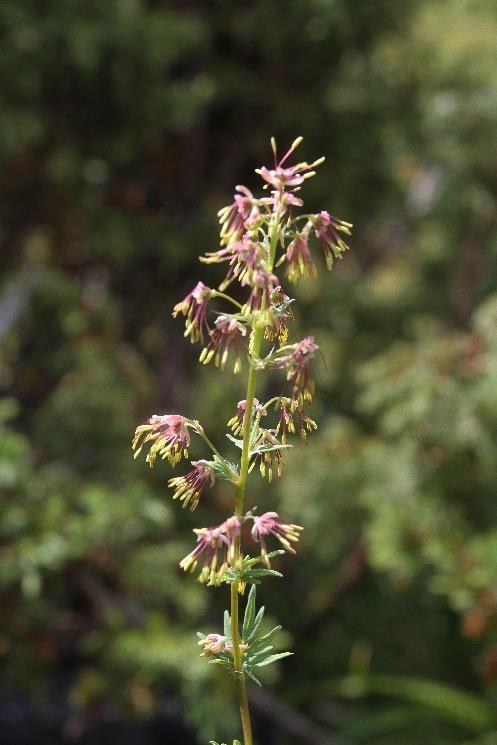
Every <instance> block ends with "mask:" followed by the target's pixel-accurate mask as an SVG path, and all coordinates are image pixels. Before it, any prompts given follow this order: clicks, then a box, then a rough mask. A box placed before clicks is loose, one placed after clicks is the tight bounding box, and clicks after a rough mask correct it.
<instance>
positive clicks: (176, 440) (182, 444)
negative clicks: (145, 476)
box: [132, 414, 190, 467]
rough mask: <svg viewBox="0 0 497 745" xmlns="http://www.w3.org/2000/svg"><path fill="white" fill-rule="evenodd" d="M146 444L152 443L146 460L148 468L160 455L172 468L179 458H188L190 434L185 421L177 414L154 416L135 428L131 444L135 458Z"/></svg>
mask: <svg viewBox="0 0 497 745" xmlns="http://www.w3.org/2000/svg"><path fill="white" fill-rule="evenodd" d="M140 440H141V442H140ZM147 442H152V443H153V444H152V447H151V448H150V450H149V452H148V455H147V459H146V460H147V463H149V464H150V466H153V465H154V463H155V459H156V457H157V455H160V456H161V458H166V459H167V460H168V461H169V463H170V465H171V466H173V467H174V466H175V465H176V463H178V461H180V460H181V458H188V447H189V445H190V434H189V432H188V424H187V420H186V419H185V417H183V416H180V415H179V414H164V415H163V416H160V415H158V414H154V415H153V416H151V417H150V419H147V421H146V422H145V423H144V424H140V425H139V426H138V427H137V428H136V431H135V436H134V438H133V443H132V448H133V450H136V452H135V456H134V457H135V458H137V457H138V456H139V455H140V453H141V451H142V448H143V446H144V445H145V444H146V443H147Z"/></svg>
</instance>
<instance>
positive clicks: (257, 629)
mask: <svg viewBox="0 0 497 745" xmlns="http://www.w3.org/2000/svg"><path fill="white" fill-rule="evenodd" d="M301 142H302V138H301V137H299V138H297V139H296V140H295V141H294V143H293V144H292V146H291V147H290V149H289V150H288V152H287V153H286V154H285V155H284V156H283V157H282V158H281V159H280V160H278V158H277V151H276V144H275V141H274V139H272V140H271V145H272V149H273V153H274V167H273V168H266V167H262V168H259V169H257V170H256V173H258V174H259V175H260V176H261V177H262V179H263V181H264V182H265V184H264V188H265V189H268V190H269V193H270V196H264V197H255V196H254V195H253V194H252V192H251V191H249V189H247V188H246V187H245V186H237V187H236V194H235V196H234V200H233V203H232V204H230V205H229V206H227V207H224V209H222V210H221V211H220V212H219V218H220V224H221V240H220V248H219V249H218V250H217V251H213V252H210V253H207V254H206V256H203V257H201V259H200V260H201V261H202V262H204V263H208V264H212V263H220V264H225V265H226V266H227V273H226V277H225V279H224V280H223V281H222V282H221V284H220V285H219V289H212V288H210V287H207V286H206V285H204V284H203V282H198V283H197V284H196V285H195V287H194V288H193V290H192V291H191V292H190V293H189V294H188V295H187V296H186V297H185V299H184V300H182V301H181V302H180V303H178V304H177V305H176V306H175V307H174V311H173V315H174V316H175V317H176V316H178V315H180V314H181V315H183V316H184V317H185V321H186V326H185V337H189V338H190V340H191V341H192V342H199V343H200V344H201V345H202V351H201V353H200V362H202V363H203V364H208V363H209V362H211V361H212V360H213V361H214V364H215V365H216V366H217V367H218V368H220V369H221V370H223V369H224V368H225V366H226V363H227V362H228V360H229V359H231V362H232V363H233V369H234V372H235V373H237V374H238V373H240V372H241V370H242V368H244V367H245V369H247V388H246V395H245V399H244V400H243V401H240V402H239V403H238V406H237V409H236V412H235V413H234V415H233V417H232V419H230V421H229V422H228V427H229V428H230V430H231V432H232V433H233V434H231V433H228V435H227V437H228V438H229V439H230V440H231V441H232V442H233V443H234V444H235V445H236V447H237V448H239V450H240V451H241V455H240V460H239V463H238V464H234V463H231V462H230V461H229V460H228V459H227V458H225V457H224V456H223V455H221V453H220V452H219V451H218V449H217V448H216V447H215V446H214V445H213V443H212V442H211V440H210V439H209V438H208V436H207V435H206V433H205V431H204V429H203V427H202V426H201V424H200V422H198V421H197V420H195V419H189V418H187V417H184V416H182V415H179V414H164V415H157V414H155V415H153V416H152V417H151V418H150V419H148V421H147V422H145V423H144V424H141V425H140V426H138V427H137V429H136V433H135V437H134V440H133V449H134V450H135V457H136V456H138V455H139V454H140V452H141V451H142V449H143V448H144V447H145V446H148V445H150V448H149V450H148V454H147V462H148V463H149V464H150V466H153V465H154V463H155V461H156V458H157V456H160V457H161V458H163V459H166V460H167V461H168V462H169V464H170V465H171V466H172V467H173V468H174V466H176V465H177V464H178V463H179V461H181V460H182V458H185V459H186V458H188V449H189V447H190V443H191V438H192V435H196V436H197V437H199V438H201V439H202V440H203V441H204V443H205V445H207V447H208V448H209V450H210V451H211V453H212V455H211V459H210V460H196V461H192V462H191V466H192V469H191V470H189V471H188V472H187V473H186V474H184V475H182V476H176V477H175V478H171V479H170V480H169V485H170V486H171V487H172V489H173V490H174V492H173V498H174V499H179V500H180V501H181V502H182V505H183V507H189V508H190V509H191V510H194V509H195V508H196V506H197V505H198V503H199V500H200V498H201V494H202V492H203V491H204V489H205V488H206V487H207V486H208V485H211V486H212V485H213V484H214V483H215V481H216V480H217V479H225V480H228V481H231V482H232V483H233V485H234V487H235V496H234V512H233V514H232V515H231V516H229V517H227V519H226V520H224V522H222V523H221V524H220V525H213V526H211V527H203V528H198V529H196V530H195V531H194V532H195V533H196V536H197V541H196V544H195V546H194V548H193V549H192V551H191V552H190V553H189V554H188V555H187V556H185V558H184V559H182V560H181V561H180V566H181V568H182V569H184V570H185V571H191V572H195V571H198V580H199V581H200V582H204V583H206V584H207V585H210V586H213V585H214V586H219V585H221V584H223V583H226V584H228V585H230V588H231V592H230V594H231V605H230V610H229V611H225V614H224V628H223V633H222V634H220V633H211V634H208V635H207V636H204V635H203V634H199V646H200V647H201V650H202V651H201V655H202V656H204V657H207V658H209V662H213V663H216V664H218V665H221V666H222V667H224V668H226V669H227V670H228V671H230V672H231V673H232V675H233V678H234V681H235V686H236V692H237V697H238V703H239V707H240V715H241V722H242V729H243V738H244V740H243V741H244V745H252V728H251V722H250V713H249V707H248V700H247V689H246V680H247V678H250V679H251V680H253V681H254V682H255V683H257V684H258V685H260V682H259V680H258V679H257V672H258V670H259V668H261V667H264V666H265V665H269V664H271V663H273V662H276V661H277V660H279V659H282V658H283V657H286V656H287V655H289V654H291V653H290V652H279V653H273V646H272V644H271V641H272V639H273V637H274V635H275V634H276V633H277V632H278V631H279V629H280V628H281V627H280V626H276V627H275V628H274V629H272V630H271V631H269V633H265V634H263V633H261V623H262V620H263V615H264V608H260V609H259V610H257V608H256V585H257V584H259V583H260V582H261V580H262V579H264V578H266V577H271V576H273V577H281V576H282V575H281V574H280V573H279V572H276V571H275V570H274V569H272V568H271V558H272V557H273V556H274V555H276V554H279V553H284V552H285V551H286V552H289V553H295V547H294V546H295V543H297V541H298V539H299V535H300V532H301V530H302V528H301V527H300V526H299V525H293V524H289V523H285V522H284V521H283V520H282V519H281V518H280V516H279V515H278V513H277V512H274V511H267V512H264V513H263V514H261V515H257V514H256V510H255V508H252V509H251V510H250V511H247V510H246V508H245V495H246V487H247V478H248V475H249V474H250V473H251V471H252V470H253V469H254V468H255V466H256V465H258V467H259V470H260V473H261V475H262V477H263V478H264V477H266V476H267V477H268V479H269V481H271V479H272V478H273V476H275V475H277V476H280V475H281V471H282V462H283V452H284V450H285V448H288V447H290V445H289V444H288V442H287V439H288V436H289V435H294V434H298V435H300V437H301V438H302V439H304V440H305V439H306V437H307V434H308V432H311V431H312V430H314V429H316V423H315V422H314V421H313V420H312V419H311V418H310V417H309V415H308V414H307V412H306V410H305V405H307V404H309V403H311V402H312V398H313V394H314V379H313V374H312V364H313V360H314V357H315V355H316V352H317V351H318V349H319V348H318V345H317V344H316V343H315V341H314V337H312V336H307V337H305V338H304V339H301V340H300V341H297V342H295V343H290V344H289V343H288V323H289V321H290V320H291V319H292V308H291V306H292V302H293V300H292V299H291V298H290V297H289V296H288V295H287V294H286V293H285V291H284V290H283V289H282V286H281V283H280V280H279V278H278V277H277V276H276V274H275V273H274V272H275V271H277V270H278V269H279V268H280V267H283V266H286V269H285V275H286V276H287V277H288V280H289V281H290V282H296V281H298V280H299V278H300V277H303V276H304V277H310V278H313V277H315V276H316V274H317V269H316V264H315V262H314V259H313V256H312V253H311V248H310V242H311V239H312V236H313V235H314V236H315V237H316V238H317V239H319V241H320V242H321V245H322V248H323V251H324V258H325V263H326V266H327V268H328V269H331V268H332V266H333V262H334V259H337V258H341V257H342V254H343V252H344V251H345V250H346V249H347V245H346V243H345V240H344V238H343V237H342V236H343V235H350V229H351V227H352V226H351V224H350V223H346V222H343V221H342V220H338V219H337V218H335V217H332V216H331V215H330V214H329V213H328V212H324V211H323V212H320V213H318V214H299V215H297V216H295V215H294V212H295V209H296V208H301V207H303V201H302V199H301V198H300V197H299V196H297V194H298V192H299V191H300V189H301V186H302V185H303V184H304V182H305V181H306V180H307V179H308V178H311V177H312V176H314V175H315V170H314V169H315V168H316V167H317V166H318V165H320V164H321V163H322V162H323V161H324V158H319V159H318V160H316V161H314V162H313V163H310V164H309V163H307V162H300V163H297V164H296V165H292V166H290V165H287V161H288V159H289V157H290V156H291V155H292V153H293V152H294V151H295V150H296V148H297V147H298V146H299V145H300V143H301ZM235 283H237V284H238V285H239V286H240V287H241V288H242V290H243V289H244V288H246V290H247V296H246V297H245V300H244V302H240V301H239V300H238V299H236V297H232V296H231V295H228V294H226V292H225V291H226V290H227V289H228V288H229V287H230V286H231V285H234V284H235ZM216 299H219V300H220V301H222V302H223V303H225V304H229V306H230V309H231V310H232V311H233V312H231V313H230V312H228V311H226V310H224V311H223V312H222V313H217V314H216V317H215V318H214V320H213V321H212V320H211V314H210V311H211V307H210V306H211V303H212V301H213V300H216ZM264 347H267V348H266V349H264ZM267 370H283V371H284V372H285V373H286V375H285V378H286V380H285V383H284V385H285V389H284V390H283V391H282V393H281V395H278V396H274V397H273V398H270V399H269V400H268V401H266V402H265V403H261V402H260V401H259V400H258V399H257V398H256V397H255V392H256V383H257V380H258V378H259V374H260V372H262V371H267ZM266 417H267V418H268V419H273V420H274V421H273V422H272V424H267V423H266ZM245 525H248V526H250V528H251V529H250V531H248V533H247V537H248V541H247V540H246V539H245V534H244V531H243V529H244V526H245ZM242 534H243V544H242ZM272 539H276V540H277V541H278V543H279V545H280V546H281V547H282V548H281V549H280V550H279V551H274V550H273V551H268V545H267V543H268V542H269V541H270V540H272ZM249 547H250V548H249ZM252 554H254V555H252ZM247 584H248V585H251V589H250V592H249V593H248V597H247V602H246V606H245V613H244V617H243V622H242V624H241V627H240V622H239V598H240V595H244V593H245V588H246V586H247ZM235 742H238V741H235Z"/></svg>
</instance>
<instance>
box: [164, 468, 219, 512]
mask: <svg viewBox="0 0 497 745" xmlns="http://www.w3.org/2000/svg"><path fill="white" fill-rule="evenodd" d="M192 466H193V468H192V470H191V471H188V473H187V474H185V475H184V476H177V477H176V478H173V479H169V481H168V484H169V486H170V487H171V488H173V489H174V494H173V499H179V500H180V501H181V502H182V503H183V507H186V506H187V505H188V504H190V509H191V510H192V511H193V510H194V509H195V508H196V507H197V505H198V503H199V500H200V495H201V493H202V491H203V489H204V487H205V486H206V484H207V482H208V481H210V482H211V486H212V484H213V483H214V481H215V478H214V471H213V470H212V468H210V467H209V466H207V465H206V464H205V463H203V462H202V461H200V460H193V461H192Z"/></svg>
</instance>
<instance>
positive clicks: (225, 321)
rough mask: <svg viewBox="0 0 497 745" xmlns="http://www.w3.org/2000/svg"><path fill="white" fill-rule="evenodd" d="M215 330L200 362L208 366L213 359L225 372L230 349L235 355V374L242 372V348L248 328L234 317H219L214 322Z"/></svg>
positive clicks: (202, 353) (211, 333)
mask: <svg viewBox="0 0 497 745" xmlns="http://www.w3.org/2000/svg"><path fill="white" fill-rule="evenodd" d="M214 326H215V328H214V329H212V331H211V332H210V339H209V343H208V344H207V346H206V347H204V348H203V349H202V352H201V353H200V358H199V359H200V362H202V363H203V364H204V365H207V364H208V363H209V362H210V361H211V360H212V358H214V364H215V365H216V367H219V369H220V370H224V367H225V365H226V362H227V360H228V355H229V350H230V347H233V351H234V353H235V366H234V368H233V372H234V373H239V372H240V370H241V361H240V348H241V345H242V339H243V337H244V336H245V335H246V333H247V328H246V326H244V324H243V323H241V322H240V321H239V320H237V318H235V317H234V316H230V315H226V316H218V317H217V318H216V320H215V322H214Z"/></svg>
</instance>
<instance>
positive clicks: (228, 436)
mask: <svg viewBox="0 0 497 745" xmlns="http://www.w3.org/2000/svg"><path fill="white" fill-rule="evenodd" d="M226 437H227V438H228V440H231V442H234V443H235V445H236V446H237V448H240V450H242V449H243V440H238V439H237V438H236V437H233V435H228V434H227V435H226Z"/></svg>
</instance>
